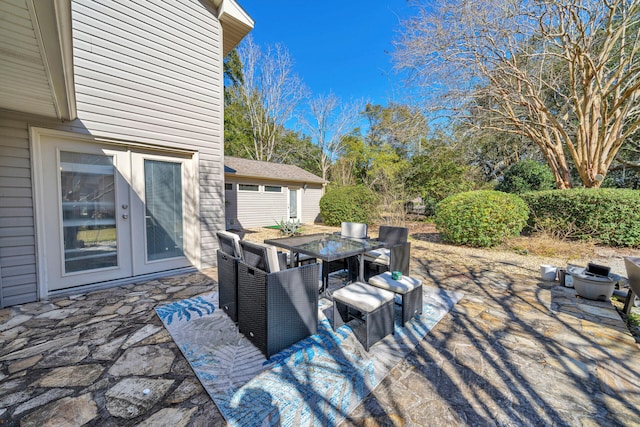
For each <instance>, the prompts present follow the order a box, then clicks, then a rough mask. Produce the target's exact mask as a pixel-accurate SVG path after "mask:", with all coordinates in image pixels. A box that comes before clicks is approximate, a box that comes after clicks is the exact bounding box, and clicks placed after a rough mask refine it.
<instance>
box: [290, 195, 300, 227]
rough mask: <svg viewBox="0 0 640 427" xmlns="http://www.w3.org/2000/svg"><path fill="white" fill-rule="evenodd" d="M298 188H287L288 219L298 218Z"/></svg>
mask: <svg viewBox="0 0 640 427" xmlns="http://www.w3.org/2000/svg"><path fill="white" fill-rule="evenodd" d="M299 197H300V189H298V188H289V219H293V220H300V201H299V200H298V198H299Z"/></svg>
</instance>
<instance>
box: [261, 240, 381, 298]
mask: <svg viewBox="0 0 640 427" xmlns="http://www.w3.org/2000/svg"><path fill="white" fill-rule="evenodd" d="M264 242H265V243H266V244H269V245H274V246H277V247H280V248H283V249H287V250H289V251H290V255H291V256H290V258H289V259H290V264H291V265H292V266H293V265H295V264H296V260H297V259H298V255H299V254H305V255H309V256H312V257H314V258H317V259H321V260H322V289H321V293H322V294H324V293H325V292H326V290H327V287H328V283H329V268H328V264H329V263H330V262H331V261H336V260H339V259H344V258H350V257H352V256H358V257H359V261H360V265H359V271H358V280H359V281H363V280H364V256H363V255H364V253H365V252H367V251H370V250H373V249H378V248H380V247H382V246H384V242H379V241H377V240H371V239H354V238H350V237H342V236H341V235H339V234H329V233H320V234H307V235H304V236H293V237H282V238H278V239H268V240H265V241H264Z"/></svg>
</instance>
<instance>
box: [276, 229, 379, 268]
mask: <svg viewBox="0 0 640 427" xmlns="http://www.w3.org/2000/svg"><path fill="white" fill-rule="evenodd" d="M264 242H265V243H266V244H270V245H275V246H278V247H281V248H284V249H289V250H291V251H293V252H300V253H303V254H306V255H311V256H315V257H316V258H320V259H323V260H325V261H333V260H336V259H340V258H346V257H349V256H353V255H358V254H361V253H363V252H366V251H369V250H372V249H376V248H379V247H382V246H384V243H383V242H378V241H377V240H369V239H352V238H348V237H342V236H340V235H339V234H326V233H325V234H309V235H306V236H295V237H284V238H281V239H270V240H265V241H264Z"/></svg>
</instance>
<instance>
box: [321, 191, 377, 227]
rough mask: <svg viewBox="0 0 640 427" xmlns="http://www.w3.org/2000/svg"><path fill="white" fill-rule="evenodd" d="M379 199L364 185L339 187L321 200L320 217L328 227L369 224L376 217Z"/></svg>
mask: <svg viewBox="0 0 640 427" xmlns="http://www.w3.org/2000/svg"><path fill="white" fill-rule="evenodd" d="M376 205H377V197H376V195H375V193H373V192H372V191H371V190H369V189H368V188H367V187H364V186H362V185H356V186H345V187H338V188H335V189H332V190H330V191H329V192H327V194H325V195H324V196H322V199H320V215H322V222H324V223H325V224H327V225H340V224H341V223H342V222H362V223H369V222H371V219H372V218H375V216H376Z"/></svg>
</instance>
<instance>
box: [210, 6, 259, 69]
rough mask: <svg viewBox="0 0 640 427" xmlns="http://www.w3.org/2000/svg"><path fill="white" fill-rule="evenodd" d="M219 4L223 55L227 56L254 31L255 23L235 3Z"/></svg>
mask: <svg viewBox="0 0 640 427" xmlns="http://www.w3.org/2000/svg"><path fill="white" fill-rule="evenodd" d="M216 3H218V19H219V20H220V22H221V23H222V30H223V39H224V40H223V52H222V53H223V55H224V56H226V55H227V54H228V53H229V52H231V50H233V48H234V47H236V46H237V45H238V43H240V41H241V40H242V39H243V38H244V37H245V36H246V35H247V34H249V31H251V30H252V29H253V26H254V22H253V19H251V17H250V16H249V14H248V13H247V12H246V11H245V10H244V9H243V8H242V7H241V6H240V5H239V4H238V3H237V2H236V1H235V0H222V1H221V2H216Z"/></svg>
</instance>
